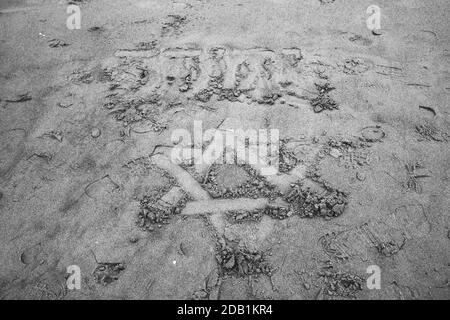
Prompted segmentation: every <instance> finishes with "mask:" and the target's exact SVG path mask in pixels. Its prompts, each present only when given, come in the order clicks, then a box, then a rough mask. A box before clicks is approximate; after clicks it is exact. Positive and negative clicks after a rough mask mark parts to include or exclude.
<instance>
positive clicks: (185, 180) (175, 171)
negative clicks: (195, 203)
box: [152, 154, 211, 200]
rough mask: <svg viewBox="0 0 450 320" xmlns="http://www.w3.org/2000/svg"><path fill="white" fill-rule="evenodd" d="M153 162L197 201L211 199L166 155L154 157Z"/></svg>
mask: <svg viewBox="0 0 450 320" xmlns="http://www.w3.org/2000/svg"><path fill="white" fill-rule="evenodd" d="M152 161H153V163H154V164H155V165H157V166H158V167H159V168H161V169H163V170H165V171H167V172H168V173H169V174H170V175H171V176H172V177H174V178H175V179H176V180H177V182H178V184H179V185H180V187H181V188H182V189H183V190H185V191H186V192H187V193H188V194H189V195H191V196H192V197H193V198H194V199H195V200H207V199H210V198H211V197H210V196H209V194H208V192H207V191H205V190H203V188H202V187H201V185H200V184H199V183H198V182H197V181H196V180H195V179H194V178H193V177H192V176H191V175H190V174H189V173H188V172H187V171H185V170H184V169H183V168H181V167H180V166H178V165H176V164H174V163H172V161H171V160H170V159H169V158H167V157H166V156H164V155H159V154H158V155H154V156H153V157H152Z"/></svg>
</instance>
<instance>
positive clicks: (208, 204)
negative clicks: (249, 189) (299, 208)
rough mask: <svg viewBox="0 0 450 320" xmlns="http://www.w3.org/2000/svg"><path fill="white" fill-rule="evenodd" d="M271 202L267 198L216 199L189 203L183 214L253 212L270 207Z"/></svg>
mask: <svg viewBox="0 0 450 320" xmlns="http://www.w3.org/2000/svg"><path fill="white" fill-rule="evenodd" d="M268 204H269V200H267V199H266V198H259V199H250V198H238V199H215V200H200V201H193V202H188V203H187V204H186V207H185V208H184V210H183V211H182V212H181V213H182V214H185V215H194V214H208V213H210V214H221V213H225V212H228V211H234V210H239V211H241V210H242V211H252V210H257V209H264V208H266V207H267V206H268Z"/></svg>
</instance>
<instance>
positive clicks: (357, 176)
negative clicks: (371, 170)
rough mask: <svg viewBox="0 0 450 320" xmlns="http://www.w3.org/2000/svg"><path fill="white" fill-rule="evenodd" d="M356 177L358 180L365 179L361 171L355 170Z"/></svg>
mask: <svg viewBox="0 0 450 320" xmlns="http://www.w3.org/2000/svg"><path fill="white" fill-rule="evenodd" d="M356 179H358V180H359V181H364V180H366V175H365V174H364V173H362V172H357V173H356Z"/></svg>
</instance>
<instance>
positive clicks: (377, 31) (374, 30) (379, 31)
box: [372, 29, 384, 36]
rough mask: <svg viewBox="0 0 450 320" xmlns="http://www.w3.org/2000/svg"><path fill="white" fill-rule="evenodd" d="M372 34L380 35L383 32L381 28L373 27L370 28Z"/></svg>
mask: <svg viewBox="0 0 450 320" xmlns="http://www.w3.org/2000/svg"><path fill="white" fill-rule="evenodd" d="M372 34H373V35H374V36H381V35H383V34H384V31H383V30H381V29H373V30H372Z"/></svg>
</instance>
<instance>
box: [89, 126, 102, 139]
mask: <svg viewBox="0 0 450 320" xmlns="http://www.w3.org/2000/svg"><path fill="white" fill-rule="evenodd" d="M100 135H101V131H100V129H98V128H94V129H92V131H91V136H92V138H98V137H100Z"/></svg>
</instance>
